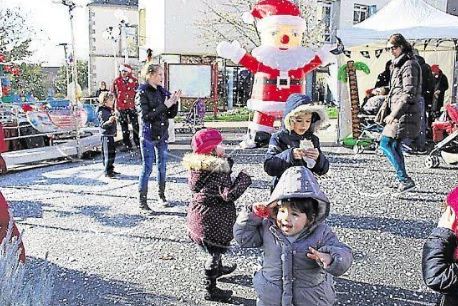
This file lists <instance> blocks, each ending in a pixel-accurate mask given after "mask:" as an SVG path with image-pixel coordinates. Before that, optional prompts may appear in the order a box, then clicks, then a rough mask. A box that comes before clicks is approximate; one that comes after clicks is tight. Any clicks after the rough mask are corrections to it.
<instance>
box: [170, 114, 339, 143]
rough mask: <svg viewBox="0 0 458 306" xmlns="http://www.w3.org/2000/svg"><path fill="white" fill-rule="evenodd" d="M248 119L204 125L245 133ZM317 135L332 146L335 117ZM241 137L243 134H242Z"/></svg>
mask: <svg viewBox="0 0 458 306" xmlns="http://www.w3.org/2000/svg"><path fill="white" fill-rule="evenodd" d="M249 123H250V121H236V122H221V121H220V122H215V121H209V122H205V127H208V128H215V129H218V130H221V131H222V132H226V133H241V134H244V133H246V131H247V129H248V125H249ZM276 126H277V127H279V126H280V122H278V121H277V122H276ZM175 129H177V130H180V129H183V123H181V122H180V123H176V124H175ZM317 135H318V137H319V138H320V142H321V144H322V146H332V145H335V144H336V143H337V119H332V120H329V126H328V127H326V128H325V129H322V130H320V131H318V133H317ZM242 137H243V136H242Z"/></svg>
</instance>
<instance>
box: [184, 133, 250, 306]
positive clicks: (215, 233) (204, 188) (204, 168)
mask: <svg viewBox="0 0 458 306" xmlns="http://www.w3.org/2000/svg"><path fill="white" fill-rule="evenodd" d="M222 142H223V138H222V136H221V134H220V132H219V131H217V130H215V129H203V130H200V131H198V132H197V133H196V134H195V135H194V136H193V137H192V143H191V146H192V150H193V153H188V154H186V155H185V156H184V158H183V166H184V167H185V168H186V169H188V170H189V172H190V176H189V180H188V182H189V186H190V188H191V191H192V193H193V197H192V201H191V203H190V205H189V206H188V216H187V228H188V235H189V237H190V238H191V240H192V241H193V242H195V243H196V244H197V245H199V246H201V247H202V248H203V250H204V251H206V252H208V253H209V257H208V259H207V261H206V263H205V279H206V280H205V289H206V293H205V296H204V298H205V299H206V300H212V301H228V300H229V299H230V298H231V295H232V291H231V290H222V289H219V288H218V287H216V279H217V278H218V277H220V276H222V275H225V274H229V273H232V272H233V271H234V270H235V269H236V267H237V265H235V264H234V265H231V266H223V265H222V262H221V255H222V254H224V253H225V252H226V251H227V250H228V248H229V245H230V242H231V240H232V239H233V238H234V236H233V226H234V223H235V220H236V209H235V204H234V201H235V200H237V199H238V198H239V197H240V196H241V195H242V194H243V193H244V192H245V190H246V189H247V188H248V186H250V185H251V178H250V176H249V175H248V174H246V173H245V172H244V171H241V172H240V173H239V174H238V176H237V178H236V179H235V180H234V181H232V180H231V172H232V166H233V164H234V162H233V160H232V159H231V158H230V157H226V156H225V154H224V148H223V146H222V145H221V144H222Z"/></svg>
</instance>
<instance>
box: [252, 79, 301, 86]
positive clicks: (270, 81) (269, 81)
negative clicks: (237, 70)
mask: <svg viewBox="0 0 458 306" xmlns="http://www.w3.org/2000/svg"><path fill="white" fill-rule="evenodd" d="M282 80H285V81H286V79H282ZM258 81H260V82H261V81H262V83H263V84H267V85H277V79H262V80H259V79H256V83H258ZM289 85H302V81H301V80H289Z"/></svg>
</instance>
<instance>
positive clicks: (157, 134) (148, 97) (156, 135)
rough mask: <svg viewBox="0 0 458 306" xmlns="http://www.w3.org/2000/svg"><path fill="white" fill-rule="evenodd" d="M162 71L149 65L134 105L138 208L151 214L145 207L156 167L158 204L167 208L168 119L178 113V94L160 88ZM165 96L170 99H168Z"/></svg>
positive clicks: (158, 67) (162, 77)
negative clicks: (137, 118)
mask: <svg viewBox="0 0 458 306" xmlns="http://www.w3.org/2000/svg"><path fill="white" fill-rule="evenodd" d="M163 79H164V70H163V69H162V67H161V66H159V65H154V64H153V65H150V66H149V67H148V70H147V73H146V83H144V84H142V85H141V86H140V88H139V91H138V93H137V96H136V104H137V105H138V106H139V107H140V109H141V153H142V162H143V166H142V170H141V173H140V177H139V182H138V191H139V204H140V208H141V209H143V210H151V209H150V208H149V206H148V204H147V196H148V180H149V177H150V175H151V172H152V170H153V162H154V161H156V164H157V182H158V184H159V200H160V202H161V203H162V205H163V206H167V205H168V203H167V200H166V197H165V176H166V165H167V139H168V132H167V129H168V124H169V123H168V122H169V121H168V119H169V118H173V117H175V116H176V115H177V112H178V104H177V102H178V100H179V99H180V96H181V91H178V92H175V93H174V94H173V95H170V93H169V92H168V91H167V90H165V89H164V88H163V87H162V82H163ZM168 96H171V97H170V98H168Z"/></svg>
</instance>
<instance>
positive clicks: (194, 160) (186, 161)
mask: <svg viewBox="0 0 458 306" xmlns="http://www.w3.org/2000/svg"><path fill="white" fill-rule="evenodd" d="M181 163H182V165H183V166H184V167H185V168H186V169H187V170H194V171H214V172H219V173H229V172H231V165H230V164H229V161H228V160H227V158H222V157H217V156H214V155H205V154H196V153H187V154H185V155H184V157H183V161H182V162H181Z"/></svg>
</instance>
